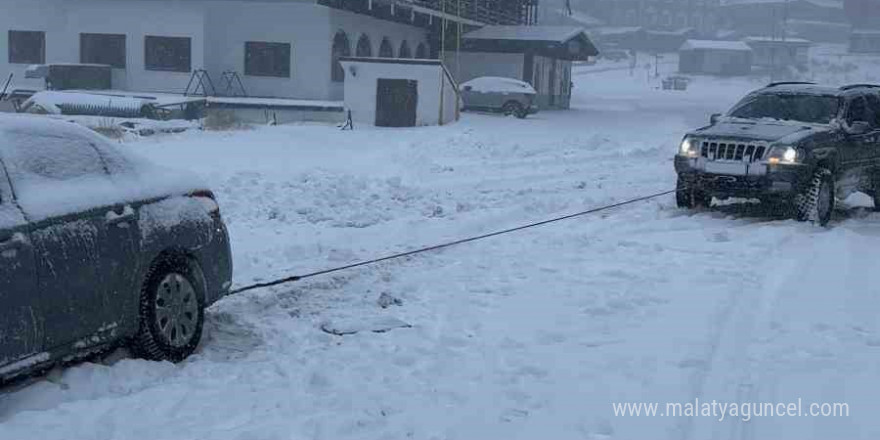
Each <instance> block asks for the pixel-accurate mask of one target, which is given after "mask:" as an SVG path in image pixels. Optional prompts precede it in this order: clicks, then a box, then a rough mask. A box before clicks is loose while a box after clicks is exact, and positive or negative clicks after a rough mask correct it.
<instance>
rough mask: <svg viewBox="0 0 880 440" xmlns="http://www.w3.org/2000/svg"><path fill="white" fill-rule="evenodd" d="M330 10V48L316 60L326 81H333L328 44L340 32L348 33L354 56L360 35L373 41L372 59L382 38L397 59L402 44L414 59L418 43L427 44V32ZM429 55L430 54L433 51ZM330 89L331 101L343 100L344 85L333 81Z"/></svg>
mask: <svg viewBox="0 0 880 440" xmlns="http://www.w3.org/2000/svg"><path fill="white" fill-rule="evenodd" d="M330 11H331V14H330V27H329V32H330V33H329V36H328V37H327V42H328V43H327V44H328V48H327V50H326V51H324V52H325V55H326V57H327V58H326V59H324V60H322V61H317V60H316V61H315V62H316V63H323V64H321V66H320V67H322V68H323V69H325V70H324V71H323V73H322V75H323V77H324V78H327V79H328V81H329V78H330V67H331V66H330V46H329V45H332V41H333V37H334V36H335V35H336V32H338V31H343V32H345V34H346V36H347V37H348V41H349V43H350V45H351V54H352V55H355V48H356V47H357V42H358V39H359V38H360V36H361V35H367V36H368V37H369V38H370V42H371V44H372V47H373V56H378V55H379V45H381V44H382V39H383V38H387V39H388V40H389V41H390V42H391V47H392V48H393V49H394V55H395V56H398V55H399V51H400V45H401V43H402V42H403V41H406V42H407V44H408V45H409V48H410V51H411V53H412V56H413V57H415V53H416V48H417V47H418V46H419V43H424V44H425V45H428V31H427V30H426V29H423V28H419V27H415V26H408V25H403V24H399V23H392V22H390V21H384V20H379V19H376V18H373V17H369V16H364V15H360V14H355V13H352V12H348V11H340V10H336V9H332V10H330ZM428 53H429V54H430V49H429V52H428ZM310 62H311V61H310ZM329 87H330V97H331V98H332V99H342V95H343V84H342V83H333V82H330V83H329Z"/></svg>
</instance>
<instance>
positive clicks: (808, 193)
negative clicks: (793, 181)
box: [795, 168, 834, 226]
mask: <svg viewBox="0 0 880 440" xmlns="http://www.w3.org/2000/svg"><path fill="white" fill-rule="evenodd" d="M833 211H834V176H833V175H832V173H831V171H830V170H828V169H827V168H819V169H817V170H816V172H815V173H813V177H812V179H810V183H809V184H808V185H807V186H806V188H804V190H803V192H802V193H801V194H798V195H797V196H796V197H795V218H796V219H797V220H798V221H801V222H805V221H811V222H814V223H818V224H819V225H820V226H825V225H827V224H828V222H829V221H830V220H831V213H832V212H833Z"/></svg>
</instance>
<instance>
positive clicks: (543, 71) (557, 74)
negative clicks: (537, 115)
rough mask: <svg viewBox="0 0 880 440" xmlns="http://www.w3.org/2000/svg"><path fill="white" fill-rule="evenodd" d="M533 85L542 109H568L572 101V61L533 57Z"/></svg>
mask: <svg viewBox="0 0 880 440" xmlns="http://www.w3.org/2000/svg"><path fill="white" fill-rule="evenodd" d="M533 60H534V61H533V63H532V66H533V67H532V68H533V70H534V71H533V73H532V86H533V87H534V88H535V90H536V91H537V92H538V96H537V97H536V100H537V104H538V106H539V107H540V108H541V109H545V110H546V109H567V108H569V106H570V101H571V66H572V64H571V61H568V60H561V59H557V58H550V57H545V56H540V55H535V56H534V57H533Z"/></svg>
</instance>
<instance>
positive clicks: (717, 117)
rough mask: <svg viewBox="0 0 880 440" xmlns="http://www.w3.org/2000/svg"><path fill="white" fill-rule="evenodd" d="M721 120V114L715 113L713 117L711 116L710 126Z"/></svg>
mask: <svg viewBox="0 0 880 440" xmlns="http://www.w3.org/2000/svg"><path fill="white" fill-rule="evenodd" d="M719 119H721V113H713V114H712V116H709V124H710V125H715V124H717V123H718V120H719Z"/></svg>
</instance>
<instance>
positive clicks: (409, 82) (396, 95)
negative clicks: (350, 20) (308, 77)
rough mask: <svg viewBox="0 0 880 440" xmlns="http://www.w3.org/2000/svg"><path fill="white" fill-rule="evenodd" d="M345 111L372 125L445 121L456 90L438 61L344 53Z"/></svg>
mask: <svg viewBox="0 0 880 440" xmlns="http://www.w3.org/2000/svg"><path fill="white" fill-rule="evenodd" d="M339 62H340V63H341V64H342V68H343V69H344V70H345V98H344V100H345V109H346V110H347V111H350V112H351V118H352V121H353V122H354V123H361V124H368V125H375V126H377V127H416V126H423V125H445V124H449V123H452V122H455V121H457V120H458V117H459V103H460V99H459V92H458V85H457V84H456V82H455V80H453V78H452V75H451V74H450V73H449V71H448V70H447V69H446V66H444V65H443V63H441V62H440V61H439V60H415V59H398V58H393V59H392V58H366V57H344V58H340V59H339Z"/></svg>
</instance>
